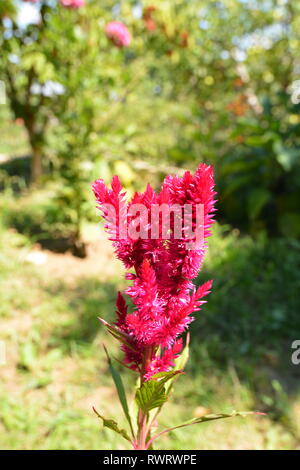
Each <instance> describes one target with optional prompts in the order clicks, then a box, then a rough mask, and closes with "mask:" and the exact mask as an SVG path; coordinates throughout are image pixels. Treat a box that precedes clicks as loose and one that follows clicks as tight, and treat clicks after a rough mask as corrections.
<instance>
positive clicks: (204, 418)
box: [148, 411, 265, 447]
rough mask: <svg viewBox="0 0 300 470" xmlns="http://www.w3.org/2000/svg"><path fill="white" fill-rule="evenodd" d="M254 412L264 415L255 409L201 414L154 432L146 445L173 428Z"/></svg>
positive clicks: (243, 415)
mask: <svg viewBox="0 0 300 470" xmlns="http://www.w3.org/2000/svg"><path fill="white" fill-rule="evenodd" d="M254 414H261V415H264V414H265V413H257V412H255V411H232V412H231V413H219V414H209V415H205V416H201V417H200V418H195V419H192V420H190V421H187V422H186V423H183V424H179V425H178V426H174V427H172V428H168V429H164V430H163V431H161V432H160V433H158V434H156V436H153V438H152V439H150V441H149V442H148V447H149V446H151V445H152V443H153V441H154V440H155V439H157V438H158V437H160V436H162V435H163V434H166V433H168V432H170V431H174V430H175V429H179V428H184V427H186V426H192V425H193V424H200V423H205V422H207V421H215V420H217V419H224V418H233V417H235V416H241V417H242V418H245V417H246V416H249V415H254Z"/></svg>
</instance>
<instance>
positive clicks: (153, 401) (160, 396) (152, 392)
mask: <svg viewBox="0 0 300 470" xmlns="http://www.w3.org/2000/svg"><path fill="white" fill-rule="evenodd" d="M167 398H168V397H167V395H166V390H165V387H164V382H163V380H161V381H160V382H157V381H156V380H148V382H145V383H143V385H142V386H141V387H140V388H139V389H138V390H137V392H136V395H135V400H136V402H137V404H138V406H139V407H140V408H141V409H142V410H143V412H144V413H148V411H150V410H153V408H159V407H161V406H162V405H163V404H164V403H165V402H166V400H167Z"/></svg>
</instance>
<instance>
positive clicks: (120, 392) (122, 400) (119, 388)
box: [105, 348, 134, 436]
mask: <svg viewBox="0 0 300 470" xmlns="http://www.w3.org/2000/svg"><path fill="white" fill-rule="evenodd" d="M105 353H106V356H107V361H108V366H109V370H110V373H111V376H112V378H113V381H114V383H115V386H116V389H117V392H118V397H119V400H120V403H121V405H122V408H123V411H124V414H125V417H126V419H127V421H128V423H129V426H130V430H131V433H132V435H133V436H134V432H133V427H132V422H131V417H130V414H129V408H128V404H127V398H126V393H125V388H124V385H123V382H122V378H121V375H120V374H119V372H118V371H117V369H116V368H115V367H114V366H113V364H112V361H111V359H110V357H109V354H108V352H107V349H106V348H105Z"/></svg>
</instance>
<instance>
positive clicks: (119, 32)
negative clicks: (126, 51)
mask: <svg viewBox="0 0 300 470" xmlns="http://www.w3.org/2000/svg"><path fill="white" fill-rule="evenodd" d="M105 33H106V36H107V37H108V39H110V40H111V41H112V42H113V43H114V44H115V45H116V46H117V47H127V46H129V44H130V42H131V35H130V32H129V31H128V28H127V27H126V26H125V25H124V24H123V23H121V22H120V21H111V22H110V23H108V24H107V25H106V27H105Z"/></svg>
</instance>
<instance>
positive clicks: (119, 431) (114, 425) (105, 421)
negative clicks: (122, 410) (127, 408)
mask: <svg viewBox="0 0 300 470" xmlns="http://www.w3.org/2000/svg"><path fill="white" fill-rule="evenodd" d="M94 412H95V413H96V415H97V416H98V418H100V419H102V421H103V426H105V427H107V428H109V429H111V430H112V431H114V432H116V433H117V434H120V435H121V436H122V437H124V439H126V440H127V441H129V442H130V437H129V436H128V434H127V432H126V431H124V429H120V428H119V427H118V423H116V421H114V420H113V419H106V418H104V417H103V416H101V415H100V414H99V413H98V412H97V411H96V410H95V408H94Z"/></svg>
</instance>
